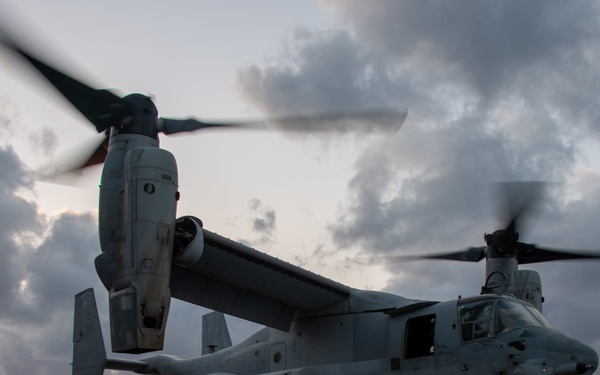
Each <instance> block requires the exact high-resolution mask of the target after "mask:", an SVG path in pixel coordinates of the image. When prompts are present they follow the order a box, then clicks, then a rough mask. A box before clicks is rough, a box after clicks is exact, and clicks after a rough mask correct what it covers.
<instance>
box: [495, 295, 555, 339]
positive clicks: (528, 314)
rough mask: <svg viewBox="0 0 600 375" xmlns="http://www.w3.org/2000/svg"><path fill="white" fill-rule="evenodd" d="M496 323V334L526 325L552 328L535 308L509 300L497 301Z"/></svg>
mask: <svg viewBox="0 0 600 375" xmlns="http://www.w3.org/2000/svg"><path fill="white" fill-rule="evenodd" d="M496 324H497V327H496V331H497V332H498V334H501V333H504V332H508V331H510V330H513V329H516V328H521V327H527V326H537V327H547V328H552V326H551V325H550V323H548V321H546V319H545V318H544V317H543V316H542V314H541V313H540V312H539V311H538V310H536V309H535V308H533V307H529V306H525V305H522V304H520V303H516V302H510V301H499V302H498V320H497V323H496Z"/></svg>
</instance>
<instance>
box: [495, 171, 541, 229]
mask: <svg viewBox="0 0 600 375" xmlns="http://www.w3.org/2000/svg"><path fill="white" fill-rule="evenodd" d="M543 188H544V183H543V182H541V181H512V182H503V183H499V184H498V192H499V195H503V199H499V201H498V203H499V204H500V205H501V207H500V211H505V214H506V216H508V217H507V218H506V219H508V220H507V221H508V225H507V226H506V229H505V231H506V232H508V233H512V234H515V233H517V232H518V231H519V229H521V228H520V225H522V222H523V220H524V218H525V217H526V216H527V214H529V213H530V212H531V211H532V210H533V209H534V208H535V206H536V204H537V203H539V201H540V198H541V196H542V193H543Z"/></svg>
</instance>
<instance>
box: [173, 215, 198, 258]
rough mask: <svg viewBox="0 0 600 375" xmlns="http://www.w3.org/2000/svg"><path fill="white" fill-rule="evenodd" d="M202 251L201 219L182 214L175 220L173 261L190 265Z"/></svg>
mask: <svg viewBox="0 0 600 375" xmlns="http://www.w3.org/2000/svg"><path fill="white" fill-rule="evenodd" d="M203 251H204V234H203V233H202V220H200V219H198V218H197V217H194V216H183V217H180V218H179V219H177V221H176V222H175V245H174V249H173V263H175V264H177V265H178V266H182V267H190V266H193V265H194V264H196V263H198V261H199V260H200V257H201V256H202V253H203Z"/></svg>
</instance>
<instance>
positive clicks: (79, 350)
mask: <svg viewBox="0 0 600 375" xmlns="http://www.w3.org/2000/svg"><path fill="white" fill-rule="evenodd" d="M105 367H106V350H105V349H104V340H103V339H102V330H101V328H100V319H99V318H98V308H97V307H96V298H95V296H94V290H93V289H92V288H90V289H86V290H84V291H83V292H81V293H79V294H77V295H76V296H75V321H74V323H73V375H102V373H103V372H104V368H105Z"/></svg>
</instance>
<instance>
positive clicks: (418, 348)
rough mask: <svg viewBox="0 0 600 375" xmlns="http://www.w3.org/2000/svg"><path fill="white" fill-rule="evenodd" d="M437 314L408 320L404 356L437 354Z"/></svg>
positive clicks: (414, 356)
mask: <svg viewBox="0 0 600 375" xmlns="http://www.w3.org/2000/svg"><path fill="white" fill-rule="evenodd" d="M436 320H437V317H436V315H435V314H427V315H421V316H416V317H413V318H410V319H408V320H407V321H406V326H405V337H404V358H405V359H412V358H419V357H427V356H430V355H434V354H435V322H436Z"/></svg>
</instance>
